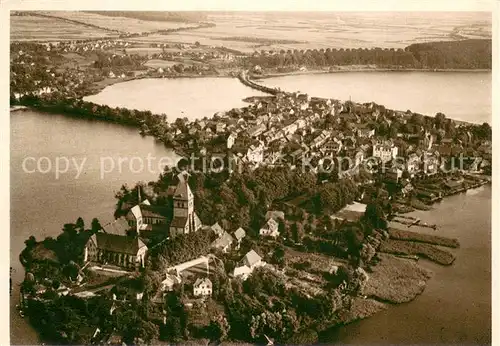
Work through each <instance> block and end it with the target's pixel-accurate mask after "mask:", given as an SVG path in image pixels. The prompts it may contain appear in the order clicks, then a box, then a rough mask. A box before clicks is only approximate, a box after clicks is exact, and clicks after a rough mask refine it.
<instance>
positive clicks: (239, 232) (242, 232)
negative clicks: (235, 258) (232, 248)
mask: <svg viewBox="0 0 500 346" xmlns="http://www.w3.org/2000/svg"><path fill="white" fill-rule="evenodd" d="M233 235H234V239H235V240H236V249H238V250H239V249H240V246H241V241H242V240H243V238H245V236H246V235H247V234H246V232H245V230H244V229H243V228H241V227H240V228H238V229H237V230H236V231H235V232H234V234H233Z"/></svg>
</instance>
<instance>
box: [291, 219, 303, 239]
mask: <svg viewBox="0 0 500 346" xmlns="http://www.w3.org/2000/svg"><path fill="white" fill-rule="evenodd" d="M303 237H304V226H303V225H302V223H301V222H295V223H294V224H293V225H292V239H293V241H294V242H296V243H300V242H301V241H302V238H303Z"/></svg>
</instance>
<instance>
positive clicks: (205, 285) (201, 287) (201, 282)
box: [193, 278, 212, 297]
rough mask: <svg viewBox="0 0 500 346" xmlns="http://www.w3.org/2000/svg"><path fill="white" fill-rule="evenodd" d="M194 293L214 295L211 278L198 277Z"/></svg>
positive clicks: (197, 294) (196, 294)
mask: <svg viewBox="0 0 500 346" xmlns="http://www.w3.org/2000/svg"><path fill="white" fill-rule="evenodd" d="M193 295H194V296H195V297H199V296H211V295H212V281H210V279H209V278H203V279H202V278H198V279H196V281H195V283H194V285H193Z"/></svg>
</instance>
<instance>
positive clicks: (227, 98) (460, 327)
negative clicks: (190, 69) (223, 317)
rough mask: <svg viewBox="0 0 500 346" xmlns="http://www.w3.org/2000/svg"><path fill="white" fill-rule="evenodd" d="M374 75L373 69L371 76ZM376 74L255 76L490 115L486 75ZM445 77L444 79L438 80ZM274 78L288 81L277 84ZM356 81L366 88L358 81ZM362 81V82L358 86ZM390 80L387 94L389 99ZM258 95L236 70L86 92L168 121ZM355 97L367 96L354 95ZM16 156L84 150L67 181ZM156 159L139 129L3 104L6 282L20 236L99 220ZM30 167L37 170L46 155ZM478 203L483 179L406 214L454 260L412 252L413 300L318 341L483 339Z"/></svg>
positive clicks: (485, 301)
mask: <svg viewBox="0 0 500 346" xmlns="http://www.w3.org/2000/svg"><path fill="white" fill-rule="evenodd" d="M377 75H380V78H379V79H377V78H376V76H377ZM387 75H388V74H378V73H375V72H370V73H358V72H357V73H352V74H347V73H338V74H328V75H314V76H307V78H310V80H309V81H308V80H307V78H306V76H293V77H282V78H281V77H280V78H273V79H268V80H266V81H265V83H268V84H270V85H276V86H280V87H281V88H282V89H284V90H289V91H291V90H297V89H298V90H302V91H306V92H309V93H310V94H312V95H318V96H325V97H336V98H340V99H342V98H348V94H352V99H353V100H356V98H355V96H356V97H358V98H359V99H358V100H359V101H372V100H373V101H375V102H378V103H381V104H383V103H384V102H382V99H381V98H383V97H387V98H388V99H389V101H390V100H392V102H400V101H401V100H399V101H398V98H401V99H404V100H405V101H404V102H403V101H401V106H398V105H397V104H394V105H392V104H390V103H389V102H387V104H386V105H387V106H388V107H393V108H402V109H403V110H405V109H407V108H410V109H412V110H415V111H421V112H423V111H422V110H420V109H419V108H417V107H418V106H419V105H420V106H422V104H421V102H422V100H428V99H434V101H433V102H434V104H436V108H439V109H438V111H439V110H441V111H442V112H444V113H445V114H447V115H448V116H449V117H453V116H452V114H456V115H455V117H457V118H460V116H458V114H462V116H463V117H468V118H464V119H466V120H469V121H476V122H483V121H487V119H491V111H490V104H491V95H490V94H491V92H490V91H488V90H485V89H488V85H489V84H488V83H490V78H491V74H488V73H485V74H482V73H470V74H462V73H458V74H448V73H447V74H441V73H436V74H433V73H430V74H427V73H423V74H422V76H419V75H418V74H414V73H411V74H409V77H408V76H407V75H408V74H407V73H391V74H390V75H392V76H393V78H394V79H393V80H394V81H401V80H404V79H405V78H411V79H413V81H414V82H413V86H412V88H411V90H409V91H405V89H404V88H402V87H401V85H400V84H398V83H396V82H395V83H394V84H392V85H391V84H390V83H389V82H388V81H387V79H385V82H384V83H386V84H380V83H382V82H381V80H383V79H384V78H388V77H387ZM349 76H350V77H351V78H353V80H354V81H353V82H352V83H354V84H349V83H350V82H349V81H348V79H349V78H348V77H349ZM384 76H386V77H384ZM445 76H448V77H447V78H451V80H453V82H449V83H446V82H445V81H444V79H446V78H445ZM438 77H439V78H443V80H441V81H440V82H438V81H436V83H438V85H439V87H437V86H435V85H433V83H434V81H431V80H430V79H429V78H438ZM363 78H366V82H364V83H368V84H365V85H364V86H363V84H362V83H363ZM339 80H343V81H344V82H343V83H341V82H339ZM285 82H286V83H288V84H286V85H285V84H283V85H280V83H285ZM294 83H295V84H294ZM387 83H389V86H387ZM439 83H441V84H439ZM460 83H461V85H458V84H460ZM464 83H465V84H464ZM410 84H412V83H410V82H407V84H405V85H407V87H409V85H410ZM321 85H323V87H321ZM356 85H357V87H356ZM366 85H371V86H373V88H366ZM382 85H385V86H384V87H382ZM443 85H448V88H450V89H452V90H454V91H453V92H452V91H449V90H442V89H443ZM472 85H474V86H475V87H474V88H473V87H472ZM332 86H335V88H333V87H332ZM313 87H314V88H317V89H316V91H315V90H314V89H306V88H313ZM329 88H331V90H332V91H334V92H332V93H333V94H334V95H331V94H330V93H331V92H330V91H329V90H330V89H329ZM366 89H370V90H371V89H373V90H372V91H370V92H368V91H367V90H366ZM398 89H400V90H399V91H398V93H397V94H396V95H397V97H390V96H391V94H393V93H394V92H395V91H397V90H398ZM144 90H148V92H145V91H144ZM363 90H364V91H363ZM459 91H460V92H459ZM313 92H314V93H313ZM342 93H343V94H342ZM356 93H357V94H356ZM371 93H372V94H371ZM439 93H441V95H442V94H443V93H446V94H447V95H448V96H449V95H450V94H455V96H454V98H453V100H449V99H445V98H442V97H441V96H440V97H439V98H438V97H436V96H435V95H436V94H439ZM258 94H259V93H258V92H255V91H253V90H251V89H248V88H246V87H244V86H242V85H241V84H240V83H239V82H238V81H237V80H236V79H228V78H209V79H171V80H168V79H150V80H139V81H133V82H130V83H122V84H116V85H113V86H111V87H108V88H106V89H105V90H104V91H103V92H102V93H101V94H99V95H95V96H91V97H89V99H93V101H94V102H97V99H96V98H100V99H101V102H103V103H107V104H108V105H110V106H126V107H129V108H136V109H148V108H149V109H150V110H151V111H153V112H156V113H166V114H168V115H169V116H170V120H173V118H175V117H176V116H178V115H180V116H187V117H188V118H191V119H193V118H201V117H204V116H211V115H212V114H213V113H215V112H217V111H223V110H226V109H229V108H233V107H239V106H241V105H242V104H243V102H242V101H241V99H242V98H244V97H246V96H251V95H258ZM104 95H107V96H106V97H104ZM139 95H142V96H139ZM159 95H164V96H159ZM342 95H344V97H342ZM346 95H347V97H345V96H346ZM363 95H365V97H367V98H368V99H366V100H365V99H363ZM412 95H413V96H412ZM423 95H424V96H423ZM432 95H434V96H432ZM413 97H414V98H416V99H417V100H420V101H419V102H420V103H419V102H417V101H415V99H414V98H413ZM159 100H163V101H164V102H158V101H159ZM113 102H114V104H113ZM439 102H441V104H439ZM424 103H425V102H424ZM151 105H155V107H157V108H156V109H154V108H153V107H152V106H151ZM413 105H415V107H414V106H413ZM181 112H184V113H181ZM432 112H434V111H432ZM432 112H431V113H432ZM454 112H455V113H454ZM481 114H482V115H481ZM172 117H173V118H172ZM148 154H150V157H153V159H152V160H151V162H152V170H149V169H145V170H140V167H139V166H140V165H139V163H140V161H143V162H145V161H146V160H147V156H148ZM27 157H33V158H35V159H38V158H41V157H47V158H48V159H49V160H50V162H51V163H52V164H53V165H54V164H55V162H56V159H57V158H58V157H68V158H70V159H74V160H76V161H75V162H76V163H77V164H81V163H82V160H83V159H84V158H85V157H86V158H87V159H86V161H85V162H84V164H83V168H84V170H83V173H81V174H80V176H79V178H78V179H75V176H76V175H77V174H78V169H77V168H75V166H72V167H70V168H69V169H68V172H67V173H65V174H62V175H61V176H60V177H59V178H58V179H56V176H55V172H54V167H53V169H52V170H51V171H49V172H48V173H46V174H42V173H26V172H25V171H24V170H23V166H22V164H23V160H24V159H25V158H27ZM120 157H122V158H124V157H127V158H129V160H130V159H131V158H133V157H138V158H140V159H135V161H134V164H133V165H132V166H130V165H129V164H130V162H122V165H121V167H122V170H121V173H120V171H119V167H118V166H119V165H118V160H119V159H120ZM162 157H165V158H170V161H174V159H175V156H174V154H173V153H172V152H171V151H169V150H168V149H166V148H165V147H164V146H163V145H162V144H159V143H158V142H156V141H154V140H153V139H152V138H150V137H145V138H143V137H141V136H140V135H139V134H138V133H137V131H136V130H134V129H130V128H126V127H122V126H119V125H115V124H108V123H103V122H93V121H88V120H81V119H76V118H70V117H65V116H60V115H48V114H41V113H38V112H33V111H27V112H18V113H12V114H11V162H10V165H11V167H10V169H11V244H10V245H11V252H10V258H11V265H12V267H14V269H15V272H14V274H13V283H14V284H18V283H20V282H21V281H22V279H23V271H22V266H21V265H20V263H19V261H18V255H19V253H20V251H21V250H22V249H23V248H24V240H26V239H27V238H28V237H29V236H30V235H35V236H36V238H37V239H43V238H44V237H46V236H57V235H58V234H59V233H60V230H61V228H62V225H63V224H64V223H67V222H74V221H75V220H76V219H77V218H78V217H79V216H81V217H83V218H84V220H85V222H86V223H89V222H90V221H91V220H92V218H93V217H98V218H100V219H103V220H104V219H109V218H111V216H112V213H113V209H114V204H115V199H114V197H113V196H114V193H115V192H116V191H118V190H119V188H120V186H121V185H122V184H123V183H128V184H129V185H131V184H133V183H135V182H136V181H139V180H144V181H149V180H154V179H156V178H157V176H158V175H159V170H158V167H157V166H158V165H159V163H160V160H159V159H160V158H162ZM101 158H106V159H105V160H104V162H105V164H106V165H105V167H104V168H105V169H106V171H109V170H110V168H111V167H110V165H111V162H113V163H114V164H115V169H114V170H113V171H112V172H111V173H106V174H104V176H103V177H101V174H103V173H104V172H103V170H101ZM141 159H142V160H141ZM26 163H27V166H26V168H27V169H28V170H33V169H34V168H35V167H36V165H34V162H33V160H31V161H27V162H26ZM61 164H62V163H61ZM155 166H156V167H155ZM40 168H42V170H45V169H46V168H47V161H46V160H45V162H42V164H41V165H40ZM63 168H64V167H63ZM134 172H137V173H134ZM490 209H491V189H490V188H489V187H483V188H480V189H478V190H475V191H474V192H473V193H469V194H461V195H457V196H454V197H451V198H449V199H446V200H445V201H443V202H442V203H441V204H439V205H438V206H437V207H436V209H435V210H434V211H431V212H428V213H420V212H418V213H416V214H418V215H419V216H421V218H422V219H424V220H425V221H428V222H431V223H437V224H439V225H440V226H441V228H440V230H439V233H440V234H443V235H445V236H452V237H457V238H458V239H459V240H460V242H461V247H460V249H456V250H455V251H456V254H457V260H456V262H455V263H454V264H453V266H451V267H440V266H437V265H433V264H431V263H427V262H425V261H421V263H424V264H425V265H426V266H428V267H429V268H430V269H432V270H433V271H434V272H435V276H434V278H433V279H431V281H429V284H428V286H427V288H426V290H425V292H424V293H423V294H422V295H421V296H420V297H418V298H417V300H416V301H415V302H412V303H409V304H404V305H399V306H395V307H392V308H391V309H389V310H388V311H385V312H382V313H380V314H377V315H375V316H373V317H372V318H370V319H367V320H365V321H360V322H357V323H353V324H351V325H349V326H347V327H346V328H343V329H342V330H340V331H338V332H335V333H333V334H334V335H332V336H331V337H330V338H329V339H328V341H329V342H331V341H332V340H335V339H337V338H338V339H339V340H340V341H341V342H348V343H374V342H379V343H395V344H397V343H428V342H432V343H442V342H444V343H452V342H459V343H476V342H483V343H486V342H488V340H489V333H490V331H491V325H490V298H491V288H490V274H491V271H490V257H491V251H490V248H491V243H490V228H491V223H490V218H491V215H490ZM18 298H19V295H18V291H17V289H15V290H14V292H13V296H12V299H11V304H10V308H11V309H10V310H11V313H12V317H11V343H12V344H23V345H26V344H35V343H37V341H38V338H37V335H36V333H35V332H34V331H33V329H31V328H30V327H29V325H28V324H27V321H25V320H23V319H22V318H20V317H19V315H18V314H17V313H16V312H15V304H17V302H18Z"/></svg>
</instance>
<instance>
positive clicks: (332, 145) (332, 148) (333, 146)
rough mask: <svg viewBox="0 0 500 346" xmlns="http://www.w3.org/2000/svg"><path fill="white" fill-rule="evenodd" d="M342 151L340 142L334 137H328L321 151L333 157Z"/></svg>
mask: <svg viewBox="0 0 500 346" xmlns="http://www.w3.org/2000/svg"><path fill="white" fill-rule="evenodd" d="M341 150H342V141H341V140H340V139H338V138H336V137H333V138H332V137H330V138H329V139H328V140H327V141H326V142H325V143H324V144H323V151H324V152H325V154H327V155H335V154H338V153H339V152H340V151H341Z"/></svg>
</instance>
